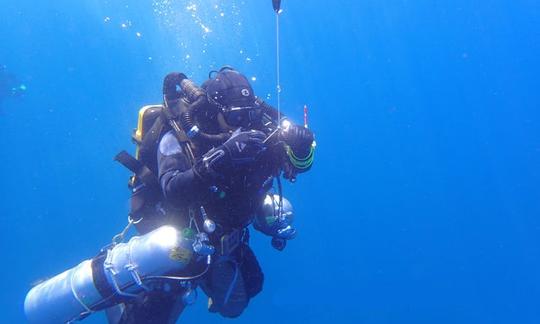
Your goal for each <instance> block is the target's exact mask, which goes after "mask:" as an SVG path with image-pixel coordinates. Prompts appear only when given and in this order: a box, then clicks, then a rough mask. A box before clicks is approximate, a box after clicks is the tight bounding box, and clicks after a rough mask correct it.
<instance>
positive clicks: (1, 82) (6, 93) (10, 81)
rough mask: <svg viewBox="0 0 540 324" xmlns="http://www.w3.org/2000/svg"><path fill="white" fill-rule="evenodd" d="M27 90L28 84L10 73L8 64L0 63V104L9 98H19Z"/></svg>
mask: <svg viewBox="0 0 540 324" xmlns="http://www.w3.org/2000/svg"><path fill="white" fill-rule="evenodd" d="M25 92H26V85H24V84H23V83H21V82H20V81H19V80H18V79H17V77H15V76H14V75H13V74H11V73H9V72H8V70H7V66H5V65H0V104H1V103H2V102H3V101H4V100H5V99H7V98H18V97H21V96H22V95H23V94H24V93H25Z"/></svg>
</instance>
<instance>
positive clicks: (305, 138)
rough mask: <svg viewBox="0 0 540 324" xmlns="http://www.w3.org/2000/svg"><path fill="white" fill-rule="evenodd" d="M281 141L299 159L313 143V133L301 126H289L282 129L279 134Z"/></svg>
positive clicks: (307, 151)
mask: <svg viewBox="0 0 540 324" xmlns="http://www.w3.org/2000/svg"><path fill="white" fill-rule="evenodd" d="M280 136H281V140H282V141H284V142H285V143H286V144H287V145H289V146H290V147H291V149H292V150H293V151H294V153H295V154H296V155H297V156H299V157H305V156H306V155H307V154H308V153H309V151H310V149H311V144H312V143H313V140H314V136H313V132H312V131H311V130H309V129H308V128H305V127H303V126H298V125H295V124H291V125H290V126H289V127H287V128H284V129H283V130H282V131H281V133H280Z"/></svg>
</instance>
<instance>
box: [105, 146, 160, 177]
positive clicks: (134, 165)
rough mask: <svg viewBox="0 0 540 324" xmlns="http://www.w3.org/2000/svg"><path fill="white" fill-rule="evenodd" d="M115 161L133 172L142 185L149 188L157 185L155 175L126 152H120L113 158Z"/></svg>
mask: <svg viewBox="0 0 540 324" xmlns="http://www.w3.org/2000/svg"><path fill="white" fill-rule="evenodd" d="M114 160H115V161H118V162H119V163H120V164H122V165H123V166H125V167H126V168H128V169H129V170H130V171H131V172H133V173H134V174H135V175H136V176H137V177H138V178H139V179H140V180H141V181H142V182H143V183H144V184H146V185H149V186H154V185H157V184H158V182H157V177H156V175H155V174H154V173H153V172H152V171H151V170H150V169H149V168H148V167H147V166H146V165H144V164H143V163H141V161H139V160H137V159H136V158H134V157H133V156H131V154H129V153H128V152H126V151H121V152H120V153H118V154H117V155H116V156H115V157H114Z"/></svg>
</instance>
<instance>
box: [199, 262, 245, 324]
mask: <svg viewBox="0 0 540 324" xmlns="http://www.w3.org/2000/svg"><path fill="white" fill-rule="evenodd" d="M202 287H203V290H204V292H205V293H206V295H208V297H209V298H208V310H209V311H210V312H213V313H220V314H221V315H222V316H224V317H230V318H234V317H238V316H240V314H242V312H243V311H244V309H245V308H246V307H247V305H248V303H249V297H248V296H247V293H246V289H245V285H244V279H243V278H242V272H241V270H240V265H239V264H238V263H237V262H236V261H235V260H231V259H222V260H217V262H216V263H214V264H213V265H212V267H211V269H210V271H209V273H208V276H207V278H206V280H205V283H204V284H203V286H202Z"/></svg>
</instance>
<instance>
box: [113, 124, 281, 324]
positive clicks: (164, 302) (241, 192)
mask: <svg viewBox="0 0 540 324" xmlns="http://www.w3.org/2000/svg"><path fill="white" fill-rule="evenodd" d="M157 154H158V156H157V158H158V173H159V183H160V186H161V189H162V191H163V193H164V196H165V197H166V204H167V205H168V206H169V208H168V210H169V211H168V212H167V213H164V214H163V215H162V216H161V217H160V219H154V220H152V223H153V227H156V228H157V227H159V226H161V225H165V224H168V225H175V226H178V227H186V226H188V224H189V218H188V216H187V215H188V209H189V208H190V207H191V208H193V209H194V210H196V211H197V210H198V208H200V206H201V205H202V206H204V207H205V209H206V212H207V214H208V216H209V217H210V218H211V219H212V220H214V221H215V222H216V225H217V229H216V231H215V232H214V233H212V234H211V235H210V241H211V243H212V244H213V245H214V246H215V247H216V253H215V254H214V259H213V262H212V265H211V266H210V269H209V271H208V272H207V274H206V275H205V276H204V277H203V278H202V279H201V280H200V281H199V282H197V284H198V285H199V286H200V287H201V288H202V289H203V290H204V292H205V293H206V294H207V295H208V297H209V299H210V300H209V310H210V311H211V312H218V313H220V314H221V315H222V316H225V317H237V316H239V315H240V314H241V313H242V312H243V310H244V309H245V308H246V307H247V305H248V303H249V300H250V299H251V298H253V297H254V296H255V295H256V294H258V293H259V292H260V291H261V290H262V285H263V278H264V276H263V273H262V271H261V268H260V266H259V264H258V262H257V259H256V257H255V255H254V253H253V251H252V250H251V249H250V247H249V245H248V238H249V233H248V231H247V226H248V225H249V224H250V223H251V220H252V217H253V215H254V213H255V212H256V209H257V208H258V207H259V206H260V204H261V202H262V200H263V199H264V197H265V195H266V193H267V192H268V190H270V188H271V187H272V181H273V178H274V176H275V174H276V171H277V170H278V169H279V167H280V165H279V161H280V160H279V159H276V158H275V156H274V155H272V154H271V152H268V154H265V155H263V157H262V158H261V159H260V160H259V161H258V163H256V164H254V166H251V167H249V168H244V169H241V170H236V171H235V172H231V174H225V175H222V176H221V177H219V179H213V180H212V181H209V180H208V179H200V178H199V177H198V175H197V174H196V173H195V172H194V170H193V168H192V164H191V163H190V161H189V159H188V156H187V154H186V153H185V152H184V150H183V148H182V145H180V143H179V141H178V140H177V138H176V137H175V135H174V133H173V132H172V131H169V132H168V133H166V134H165V135H164V136H163V137H162V139H161V141H160V144H159V149H158V153H157ZM170 210H174V211H175V212H171V211H170ZM232 232H237V233H240V234H239V235H240V237H241V242H240V244H239V246H238V247H237V248H235V249H233V250H230V251H222V246H221V238H222V237H223V236H224V235H228V234H230V233H232ZM180 293H181V290H179V289H176V290H175V289H173V290H171V291H169V292H165V291H157V292H155V293H153V294H148V295H147V296H145V298H144V300H143V302H138V303H132V304H127V306H126V307H127V311H125V312H124V315H123V316H124V317H123V320H122V321H120V323H130V324H132V323H141V324H142V323H174V322H175V321H176V319H177V318H178V317H179V315H180V313H181V311H182V309H183V305H182V303H181V302H179V300H180V295H179V294H180Z"/></svg>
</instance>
